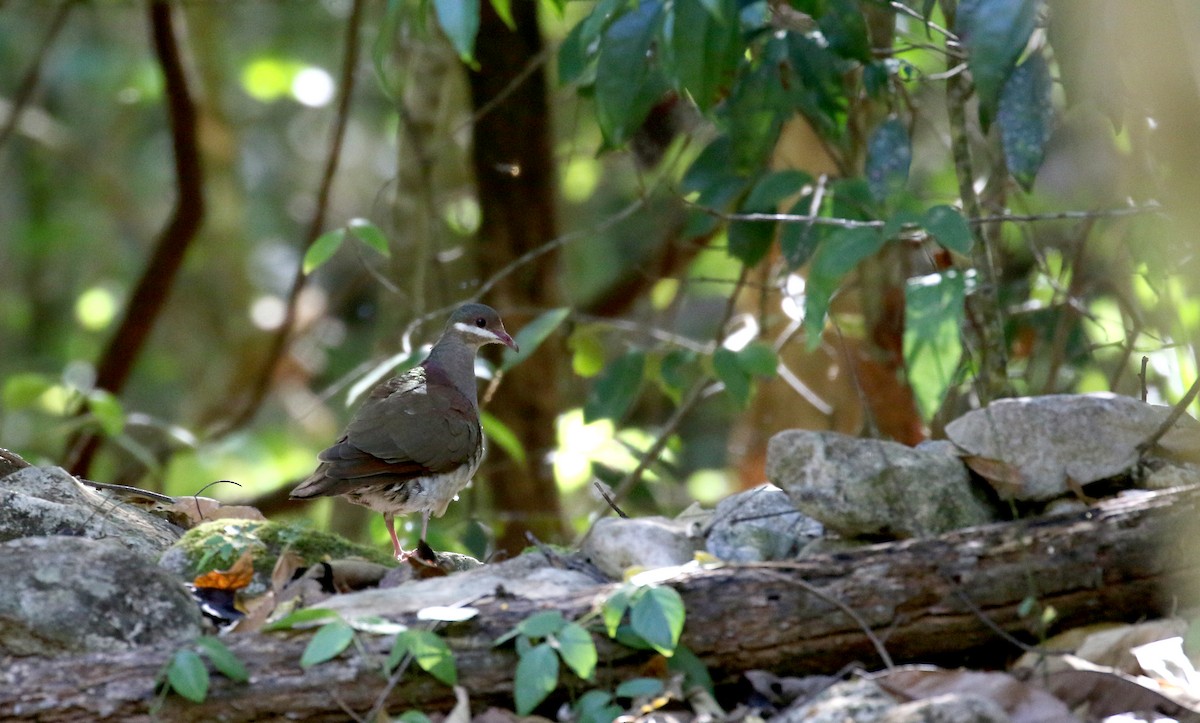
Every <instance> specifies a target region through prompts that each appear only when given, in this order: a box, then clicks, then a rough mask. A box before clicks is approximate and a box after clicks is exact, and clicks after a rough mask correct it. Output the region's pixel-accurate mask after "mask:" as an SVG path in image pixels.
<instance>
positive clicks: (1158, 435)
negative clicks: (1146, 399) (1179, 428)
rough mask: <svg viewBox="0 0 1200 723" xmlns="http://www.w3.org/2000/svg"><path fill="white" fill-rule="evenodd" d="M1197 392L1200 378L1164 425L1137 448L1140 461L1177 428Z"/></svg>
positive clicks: (1199, 388) (1159, 426)
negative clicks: (1167, 434) (1177, 423)
mask: <svg viewBox="0 0 1200 723" xmlns="http://www.w3.org/2000/svg"><path fill="white" fill-rule="evenodd" d="M1197 392H1200V377H1197V378H1196V381H1194V382H1192V386H1191V388H1190V389H1188V390H1187V394H1184V395H1183V399H1180V400H1179V402H1178V403H1177V404H1176V405H1175V406H1174V407H1172V408H1171V413H1170V414H1168V415H1167V418H1166V419H1164V420H1163V421H1162V424H1160V425H1158V429H1156V430H1154V434H1151V435H1150V436H1149V437H1146V438H1145V439H1144V440H1142V443H1141V444H1139V445H1138V446H1137V453H1138V459H1141V458H1142V457H1145V456H1146V453H1147V452H1149V451H1150V450H1151V449H1152V448H1153V447H1154V445H1156V444H1158V441H1159V440H1160V439H1162V438H1163V435H1165V434H1166V433H1167V432H1169V431H1171V427H1173V426H1175V422H1177V421H1179V418H1180V417H1182V416H1183V412H1184V410H1185V409H1187V408H1188V405H1189V404H1191V403H1192V400H1193V399H1195V398H1196V394H1197Z"/></svg>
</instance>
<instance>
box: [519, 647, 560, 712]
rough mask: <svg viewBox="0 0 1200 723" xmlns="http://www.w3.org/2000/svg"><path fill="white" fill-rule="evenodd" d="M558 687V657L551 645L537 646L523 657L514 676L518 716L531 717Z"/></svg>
mask: <svg viewBox="0 0 1200 723" xmlns="http://www.w3.org/2000/svg"><path fill="white" fill-rule="evenodd" d="M557 686H558V655H556V654H555V652H554V649H553V648H551V647H550V644H549V643H541V644H540V645H535V646H533V647H532V648H530V649H529V650H527V651H525V652H524V653H523V654H522V655H521V659H520V660H519V661H517V671H516V674H515V675H514V676H513V698H514V700H515V702H516V704H517V715H529V714H530V713H532V712H533V709H534V708H537V707H538V704H540V703H541V702H542V701H543V700H545V699H546V696H548V695H550V693H551V692H552V691H553V690H554V689H555V687H557Z"/></svg>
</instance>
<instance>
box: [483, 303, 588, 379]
mask: <svg viewBox="0 0 1200 723" xmlns="http://www.w3.org/2000/svg"><path fill="white" fill-rule="evenodd" d="M570 315H571V309H570V307H566V306H564V307H561V308H558V309H551V310H550V311H547V312H544V313H542V314H540V315H538V317H537V318H536V319H534V320H533V321H530V322H529V323H528V324H526V325H525V326H523V327H521V330H520V331H518V332H517V335H516V336H515V337H513V341H515V342H517V346H518V347H520V349H521V351H519V352H515V351H513V350H512V349H507V348H506V349H505V350H504V358H503V361H501V362H500V370H501V371H508V370H509V369H512V368H513V367H515V366H516V365H517V364H520V363H521V362H523V361H525V360H526V359H527V358H529V356H530V355H531V354H533V353H534V352H535V351H537V349H538V347H540V346H541V345H542V342H544V341H546V339H547V338H548V337H549V336H550V335H551V334H553V333H554V331H555V330H556V329H557V328H558V327H559V326H561V325H562V323H563V322H564V321H566V319H567V317H568V316H570Z"/></svg>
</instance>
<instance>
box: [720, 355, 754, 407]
mask: <svg viewBox="0 0 1200 723" xmlns="http://www.w3.org/2000/svg"><path fill="white" fill-rule="evenodd" d="M712 364H713V372H714V373H715V374H716V375H717V379H720V380H721V383H722V384H724V385H725V391H726V392H728V393H729V396H730V398H731V399H733V401H734V403H735V404H737V406H738V407H739V408H745V406H746V405H747V404H749V402H750V392H751V390H752V389H753V384H752V380H751V378H750V374H749V373H748V372H747V371H746V370H745V369H743V368H742V365H741V363H739V362H738V357H737V353H736V352H733V351H730V350H729V349H726V348H725V347H721V348H719V349H717V350H716V351H715V352H713V357H712Z"/></svg>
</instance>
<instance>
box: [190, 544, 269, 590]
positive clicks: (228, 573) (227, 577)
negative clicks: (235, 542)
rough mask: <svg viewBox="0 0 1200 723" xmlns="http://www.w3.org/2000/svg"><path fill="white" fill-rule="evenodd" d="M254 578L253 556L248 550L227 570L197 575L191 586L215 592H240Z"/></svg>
mask: <svg viewBox="0 0 1200 723" xmlns="http://www.w3.org/2000/svg"><path fill="white" fill-rule="evenodd" d="M253 578H254V556H253V555H251V554H250V551H249V550H246V551H245V552H243V553H242V556H241V557H239V558H238V559H237V562H235V563H233V564H232V565H231V566H230V567H229V569H228V570H213V571H211V572H206V573H204V574H203V575H199V576H197V577H196V579H195V580H192V584H193V585H195V586H196V587H206V588H211V589H215V590H241V589H242V588H244V587H246V586H247V585H249V584H250V581H251V580H252V579H253Z"/></svg>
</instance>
